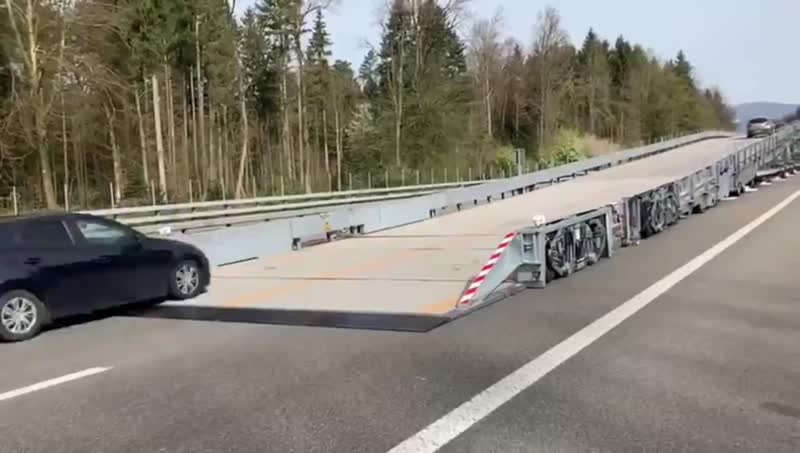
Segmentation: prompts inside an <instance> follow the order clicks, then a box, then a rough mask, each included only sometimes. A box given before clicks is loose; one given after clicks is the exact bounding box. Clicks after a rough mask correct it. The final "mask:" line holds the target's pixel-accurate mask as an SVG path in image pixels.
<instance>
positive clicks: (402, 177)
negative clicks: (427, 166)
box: [400, 168, 406, 187]
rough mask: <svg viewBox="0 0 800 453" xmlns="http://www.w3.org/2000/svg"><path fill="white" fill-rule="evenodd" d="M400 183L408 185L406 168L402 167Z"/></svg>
mask: <svg viewBox="0 0 800 453" xmlns="http://www.w3.org/2000/svg"><path fill="white" fill-rule="evenodd" d="M400 185H401V186H403V187H405V186H406V169H405V168H401V169H400Z"/></svg>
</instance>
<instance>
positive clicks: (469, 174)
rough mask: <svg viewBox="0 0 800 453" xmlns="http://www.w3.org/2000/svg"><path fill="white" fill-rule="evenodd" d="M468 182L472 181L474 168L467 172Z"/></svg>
mask: <svg viewBox="0 0 800 453" xmlns="http://www.w3.org/2000/svg"><path fill="white" fill-rule="evenodd" d="M467 181H470V182H471V181H472V167H469V169H468V170H467Z"/></svg>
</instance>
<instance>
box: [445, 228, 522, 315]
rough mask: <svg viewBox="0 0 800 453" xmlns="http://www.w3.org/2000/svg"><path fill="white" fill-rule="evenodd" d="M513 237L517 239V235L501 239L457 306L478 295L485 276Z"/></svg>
mask: <svg viewBox="0 0 800 453" xmlns="http://www.w3.org/2000/svg"><path fill="white" fill-rule="evenodd" d="M515 237H517V233H508V234H507V235H506V236H505V237H504V238H503V242H501V243H500V245H498V246H497V249H496V250H495V251H494V253H492V256H491V257H490V258H489V261H487V262H486V264H485V265H484V266H483V267H482V268H481V271H480V272H478V275H477V276H475V280H473V281H472V284H470V285H469V287H468V288H467V290H466V291H465V292H464V295H463V296H461V299H459V301H458V303H459V305H461V304H468V303H470V302H471V301H472V298H473V297H475V295H476V294H478V289H479V288H480V287H481V285H482V284H483V282H485V281H486V276H487V275H489V273H490V272H492V269H494V267H495V265H496V264H497V262H498V261H500V258H501V257H502V256H503V252H505V251H506V249H507V248H508V246H509V245H511V241H513V240H514V238H515Z"/></svg>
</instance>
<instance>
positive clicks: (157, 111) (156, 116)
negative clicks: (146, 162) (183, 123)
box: [151, 74, 167, 203]
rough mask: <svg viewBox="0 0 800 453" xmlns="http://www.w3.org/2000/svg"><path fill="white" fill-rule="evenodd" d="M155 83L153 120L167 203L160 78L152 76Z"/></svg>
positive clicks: (160, 184) (162, 191)
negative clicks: (159, 92) (159, 88)
mask: <svg viewBox="0 0 800 453" xmlns="http://www.w3.org/2000/svg"><path fill="white" fill-rule="evenodd" d="M151 80H152V82H153V120H154V121H155V129H156V130H155V133H156V159H157V160H158V188H159V191H160V192H159V193H160V196H161V201H162V202H164V203H166V202H167V169H166V167H165V165H164V140H163V136H162V132H161V100H160V99H159V96H158V76H157V75H156V74H153V75H152V76H151Z"/></svg>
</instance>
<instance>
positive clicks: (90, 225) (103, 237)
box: [75, 219, 134, 245]
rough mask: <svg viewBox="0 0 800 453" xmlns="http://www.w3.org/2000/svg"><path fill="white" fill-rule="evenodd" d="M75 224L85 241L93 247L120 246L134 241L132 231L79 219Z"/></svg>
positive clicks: (95, 221) (104, 223)
mask: <svg viewBox="0 0 800 453" xmlns="http://www.w3.org/2000/svg"><path fill="white" fill-rule="evenodd" d="M75 224H76V225H77V227H78V231H80V233H81V236H83V239H84V240H85V241H86V242H87V243H89V244H92V245H120V244H126V243H129V242H131V241H132V240H133V239H134V236H133V234H132V233H131V232H130V231H128V230H126V229H125V228H122V227H119V226H116V225H112V224H109V223H106V222H102V221H97V220H88V219H79V220H77V221H76V222H75Z"/></svg>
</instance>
